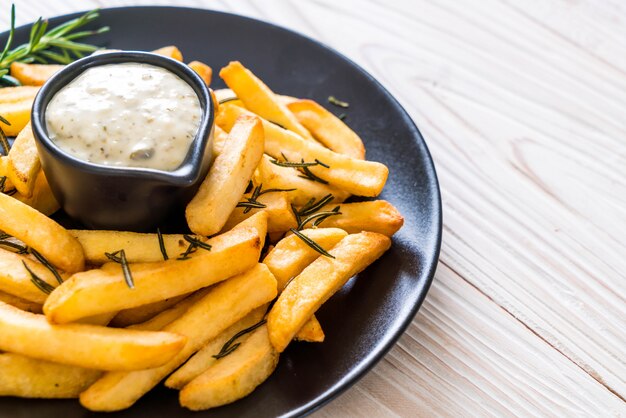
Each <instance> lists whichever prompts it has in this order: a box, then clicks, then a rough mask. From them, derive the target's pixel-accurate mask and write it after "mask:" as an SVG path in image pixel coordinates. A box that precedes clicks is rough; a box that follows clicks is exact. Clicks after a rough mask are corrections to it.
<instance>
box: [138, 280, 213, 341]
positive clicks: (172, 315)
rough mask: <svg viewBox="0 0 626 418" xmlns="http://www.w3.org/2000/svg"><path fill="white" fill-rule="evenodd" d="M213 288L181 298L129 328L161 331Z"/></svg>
mask: <svg viewBox="0 0 626 418" xmlns="http://www.w3.org/2000/svg"><path fill="white" fill-rule="evenodd" d="M210 291H211V288H210V287H208V288H206V289H200V290H198V291H197V292H194V293H192V294H191V295H190V296H187V297H186V298H185V299H183V300H181V301H180V302H178V303H177V304H175V305H173V306H171V307H169V308H167V309H165V310H163V311H162V312H159V313H158V314H157V315H155V316H154V317H153V318H150V319H148V320H147V321H144V322H141V323H139V324H134V325H130V326H128V327H127V328H128V329H141V330H144V331H159V330H162V329H163V328H165V326H167V325H169V324H171V323H172V322H174V321H175V320H176V319H178V318H180V317H181V316H182V315H183V314H184V313H185V312H187V311H188V310H189V308H191V307H192V306H193V305H194V304H195V303H196V302H198V301H199V300H200V299H202V298H203V297H205V296H206V294H207V293H208V292H210Z"/></svg>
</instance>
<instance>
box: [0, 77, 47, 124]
mask: <svg viewBox="0 0 626 418" xmlns="http://www.w3.org/2000/svg"><path fill="white" fill-rule="evenodd" d="M38 91H39V87H32V86H19V87H4V88H2V89H0V103H4V104H6V103H17V102H23V101H29V100H30V102H31V103H32V101H33V100H34V99H35V96H36V95H37V92H38ZM4 132H5V133H6V132H7V131H6V130H5V131H4ZM18 132H19V131H18ZM7 135H9V134H8V133H7ZM14 135H17V133H15V134H14Z"/></svg>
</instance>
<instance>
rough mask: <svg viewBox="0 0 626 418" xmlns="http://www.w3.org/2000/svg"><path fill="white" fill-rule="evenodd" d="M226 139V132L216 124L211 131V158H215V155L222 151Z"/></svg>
mask: <svg viewBox="0 0 626 418" xmlns="http://www.w3.org/2000/svg"><path fill="white" fill-rule="evenodd" d="M227 139H228V134H227V133H226V132H224V130H223V129H222V128H220V127H219V126H216V127H215V131H214V132H213V148H212V151H213V159H215V158H217V156H218V155H220V154H221V153H222V151H223V150H224V144H226V140H227Z"/></svg>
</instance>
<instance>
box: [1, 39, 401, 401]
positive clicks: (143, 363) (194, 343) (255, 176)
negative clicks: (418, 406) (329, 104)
mask: <svg viewBox="0 0 626 418" xmlns="http://www.w3.org/2000/svg"><path fill="white" fill-rule="evenodd" d="M155 52H157V53H160V54H164V55H167V56H170V57H172V58H174V59H178V60H182V54H181V53H180V51H179V50H178V49H177V48H175V47H166V48H162V49H160V50H157V51H155ZM189 65H190V67H191V68H193V69H194V70H195V71H197V72H198V74H200V75H201V77H202V78H203V79H204V80H205V82H206V83H207V85H208V84H209V83H210V82H211V75H212V71H211V68H210V67H209V66H207V65H206V64H203V63H200V62H193V63H190V64H189ZM59 68H60V67H58V66H46V65H32V64H17V65H16V67H15V69H13V68H12V71H13V72H12V75H13V76H14V77H16V78H17V79H19V80H20V81H21V82H22V83H23V84H24V85H25V86H22V87H11V88H3V89H0V115H1V116H3V117H4V118H5V119H6V122H9V123H10V125H9V124H4V123H2V122H0V127H2V129H3V130H4V131H5V132H6V133H7V134H8V135H16V136H17V138H16V140H15V142H14V144H13V146H12V147H11V148H10V151H9V152H8V155H6V156H3V157H2V160H1V161H0V179H2V192H3V193H0V231H2V236H1V238H0V395H3V396H19V397H27V398H79V400H80V403H81V404H82V405H83V406H84V407H85V408H88V409H90V410H93V411H118V410H122V409H125V408H128V407H130V406H132V405H133V404H134V403H135V402H136V401H137V400H138V399H139V398H141V397H142V396H143V395H144V394H146V393H147V392H148V391H150V390H151V389H152V388H153V387H155V386H156V385H157V384H158V383H159V382H161V381H162V380H164V379H165V385H166V386H167V387H169V388H173V389H179V390H180V393H179V397H180V403H181V405H182V406H183V407H186V408H189V409H191V410H204V409H209V408H214V407H217V406H220V405H224V404H228V403H231V402H234V401H236V400H237V399H240V398H242V397H244V396H246V395H248V394H249V393H251V392H252V391H253V390H254V389H255V388H256V387H257V386H258V385H260V384H261V383H262V382H263V381H265V380H266V379H267V378H268V377H269V376H270V375H271V374H272V372H273V371H274V369H275V368H276V365H277V364H278V361H279V357H280V354H281V353H282V352H283V351H284V350H285V349H286V348H287V346H288V345H289V344H290V342H291V341H293V340H298V341H306V342H310V343H320V342H322V341H324V332H323V328H322V325H321V324H320V323H319V321H318V320H317V318H316V317H315V312H316V311H317V310H318V309H319V308H320V306H321V305H322V304H323V303H324V302H326V301H327V300H328V299H329V298H330V297H331V296H332V295H333V294H334V293H335V292H337V291H338V290H339V289H340V288H341V287H342V286H343V285H344V284H345V283H346V281H347V280H348V279H350V278H351V277H352V276H354V275H355V274H357V273H359V272H360V271H362V270H363V269H365V268H366V267H367V266H368V265H370V264H371V263H372V262H374V261H375V260H376V259H377V258H379V257H380V256H381V255H382V254H383V253H384V252H385V251H386V250H387V249H389V247H390V245H391V240H390V237H391V236H392V235H393V234H394V233H395V232H397V231H398V230H399V229H400V228H401V226H402V224H403V218H402V216H401V215H400V213H399V212H398V210H396V208H394V207H393V205H391V204H390V203H389V202H386V201H384V200H368V201H356V200H355V201H353V202H352V203H344V201H345V200H346V199H348V198H349V197H350V196H365V197H370V198H373V197H376V196H378V195H379V194H380V193H381V191H382V189H383V187H384V185H385V182H386V180H387V175H388V169H387V167H385V166H384V165H383V164H380V163H376V162H371V161H366V160H365V148H364V146H363V143H362V141H361V139H360V138H359V136H358V135H357V134H356V133H354V132H353V131H352V130H351V129H350V128H349V127H348V126H347V125H346V124H344V123H343V121H342V120H340V119H339V118H338V117H336V116H335V115H334V114H333V113H331V112H330V111H328V110H326V109H325V108H324V107H322V106H321V105H319V104H318V103H315V102H313V101H311V100H303V99H296V98H293V97H289V96H281V95H277V94H275V93H274V92H272V90H270V88H269V87H268V86H266V85H265V84H264V83H263V82H262V81H261V80H260V79H258V78H257V77H256V76H255V75H254V74H253V73H252V72H251V71H250V70H249V69H247V68H245V67H244V66H243V65H242V64H241V63H239V62H231V63H230V64H229V65H228V66H226V67H225V68H223V69H221V71H220V73H219V75H220V77H221V78H222V79H223V80H224V81H225V83H226V84H227V86H228V87H229V88H228V89H222V90H218V91H215V92H214V98H215V103H216V127H215V141H214V144H213V153H214V157H215V159H214V162H213V164H212V166H211V168H210V170H209V172H208V175H207V176H206V178H205V179H204V181H203V183H202V185H201V187H200V189H199V191H198V192H197V194H196V196H195V197H194V198H193V200H191V202H190V203H189V204H188V206H187V209H186V218H187V224H188V226H189V229H190V230H191V231H192V232H193V234H161V233H160V232H158V233H154V234H150V233H134V232H124V231H93V230H66V229H65V228H63V227H62V226H60V225H59V224H58V223H56V222H55V221H54V220H52V219H50V218H49V217H48V216H49V215H50V214H52V213H54V212H55V211H56V210H58V209H59V206H58V204H57V202H56V201H55V200H54V197H53V195H52V193H51V191H50V188H49V186H48V184H47V182H46V179H45V176H44V174H43V172H42V171H41V169H40V163H39V157H38V154H37V149H36V147H35V142H34V138H33V135H32V131H31V128H30V125H29V115H30V106H31V105H32V100H33V97H34V95H35V94H36V92H37V89H38V86H39V85H41V84H43V83H44V82H45V81H46V80H47V79H48V78H49V77H50V76H51V75H52V74H53V73H54V72H55V71H58V69H59Z"/></svg>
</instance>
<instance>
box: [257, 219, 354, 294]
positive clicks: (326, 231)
mask: <svg viewBox="0 0 626 418" xmlns="http://www.w3.org/2000/svg"><path fill="white" fill-rule="evenodd" d="M300 232H301V233H302V234H303V235H305V236H307V237H309V238H311V239H312V240H313V241H315V242H316V243H317V244H318V245H319V246H320V247H322V248H323V249H324V250H326V251H330V250H331V249H332V248H333V247H334V246H335V245H337V243H338V242H339V241H341V240H342V239H344V238H345V237H346V236H347V235H348V233H347V232H346V231H344V230H343V229H339V228H316V229H304V230H302V231H300ZM319 256H320V253H318V252H317V251H315V250H314V249H313V248H311V247H310V246H308V245H307V244H306V243H305V242H304V241H302V240H301V239H300V238H299V237H298V236H296V235H289V236H287V237H285V238H283V239H281V240H280V241H278V243H276V245H275V246H274V248H273V249H272V250H271V251H269V252H268V253H267V255H266V256H265V258H264V259H263V264H265V265H266V266H267V267H268V268H269V269H270V271H271V272H272V274H273V275H274V277H276V282H277V283H278V292H279V293H280V292H282V291H283V289H284V288H285V285H286V284H287V283H288V282H289V280H291V279H292V278H294V277H296V276H297V275H298V274H300V273H302V270H304V269H305V268H306V266H308V265H309V264H311V263H312V262H313V261H315V260H316V259H317V258H318V257H319Z"/></svg>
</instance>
